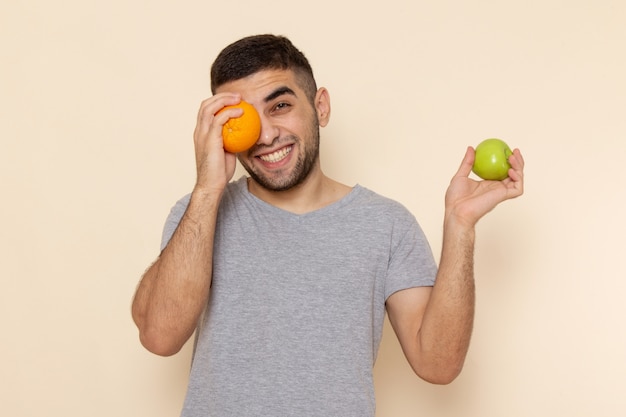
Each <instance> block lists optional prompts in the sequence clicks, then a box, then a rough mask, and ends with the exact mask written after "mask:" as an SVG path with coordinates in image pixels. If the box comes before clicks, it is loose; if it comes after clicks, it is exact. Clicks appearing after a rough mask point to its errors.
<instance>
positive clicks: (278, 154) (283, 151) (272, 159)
mask: <svg viewBox="0 0 626 417" xmlns="http://www.w3.org/2000/svg"><path fill="white" fill-rule="evenodd" d="M292 149H293V145H290V146H285V147H284V148H280V149H278V150H277V151H275V152H272V153H268V154H264V155H259V159H261V161H264V162H269V163H272V164H274V163H276V162H280V161H282V160H283V159H285V158H286V157H287V155H289V153H291V150H292Z"/></svg>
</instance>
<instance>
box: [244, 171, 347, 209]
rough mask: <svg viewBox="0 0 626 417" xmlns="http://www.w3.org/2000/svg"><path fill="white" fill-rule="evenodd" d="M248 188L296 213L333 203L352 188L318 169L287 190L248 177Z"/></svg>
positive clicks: (255, 194)
mask: <svg viewBox="0 0 626 417" xmlns="http://www.w3.org/2000/svg"><path fill="white" fill-rule="evenodd" d="M248 190H249V191H250V193H251V194H252V195H254V196H255V197H257V198H259V199H261V200H263V201H265V202H266V203H268V204H271V205H273V206H275V207H278V208H280V209H283V210H285V211H288V212H291V213H294V214H305V213H309V212H312V211H315V210H319V209H321V208H322V207H325V206H327V205H329V204H332V203H334V202H336V201H338V200H340V199H341V198H343V197H344V196H345V195H346V194H348V193H349V192H350V190H351V187H348V186H347V185H343V184H341V183H339V182H337V181H335V180H333V179H331V178H329V177H327V176H326V175H324V173H323V172H322V171H321V169H317V170H315V171H314V172H311V174H310V175H309V176H308V177H307V178H306V179H305V180H304V181H303V182H302V183H300V184H299V185H297V186H295V187H293V188H290V189H288V190H285V191H272V190H268V189H267V188H264V187H262V186H261V185H259V184H258V183H257V182H256V181H254V180H253V179H252V178H248Z"/></svg>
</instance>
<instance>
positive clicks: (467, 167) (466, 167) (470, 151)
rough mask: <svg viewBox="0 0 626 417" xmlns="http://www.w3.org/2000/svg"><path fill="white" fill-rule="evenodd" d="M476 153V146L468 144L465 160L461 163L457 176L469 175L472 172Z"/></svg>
mask: <svg viewBox="0 0 626 417" xmlns="http://www.w3.org/2000/svg"><path fill="white" fill-rule="evenodd" d="M475 155H476V153H475V151H474V148H472V147H471V146H468V147H467V150H466V151H465V156H464V157H463V161H462V162H461V165H460V166H459V169H458V171H457V172H456V174H455V175H454V176H455V177H468V176H469V174H470V172H472V166H473V165H474V157H475Z"/></svg>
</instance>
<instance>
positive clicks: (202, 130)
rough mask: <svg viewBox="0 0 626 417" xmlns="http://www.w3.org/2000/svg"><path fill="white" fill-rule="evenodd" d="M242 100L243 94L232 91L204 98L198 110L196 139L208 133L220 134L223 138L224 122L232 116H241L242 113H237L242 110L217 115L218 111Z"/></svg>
mask: <svg viewBox="0 0 626 417" xmlns="http://www.w3.org/2000/svg"><path fill="white" fill-rule="evenodd" d="M240 101H241V96H240V95H239V94H231V93H221V94H216V95H214V96H213V97H211V98H208V99H206V100H204V101H203V102H202V103H201V104H200V109H199V110H198V118H197V121H196V130H195V132H194V137H195V139H196V141H197V140H198V139H200V138H201V137H206V136H207V135H210V134H211V133H212V136H217V135H218V134H219V136H220V138H221V131H222V126H224V123H226V121H227V120H228V119H229V118H230V117H236V116H239V115H240V114H236V113H237V112H240V110H239V109H233V110H228V111H225V112H223V113H220V114H219V115H216V113H217V112H219V111H220V110H221V109H222V108H224V107H225V106H230V105H233V104H237V103H239V102H240ZM231 113H232V114H231Z"/></svg>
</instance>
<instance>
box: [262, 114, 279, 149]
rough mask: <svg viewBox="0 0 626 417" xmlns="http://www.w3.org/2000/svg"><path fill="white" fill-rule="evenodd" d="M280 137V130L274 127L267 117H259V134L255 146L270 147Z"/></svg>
mask: <svg viewBox="0 0 626 417" xmlns="http://www.w3.org/2000/svg"><path fill="white" fill-rule="evenodd" d="M279 135H280V129H278V126H276V125H274V124H273V123H272V122H271V121H270V120H269V119H268V118H267V117H264V116H263V115H261V134H260V135H259V139H258V140H257V142H256V144H257V145H268V146H269V145H271V144H272V143H273V142H274V140H275V139H276V138H278V137H279Z"/></svg>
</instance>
